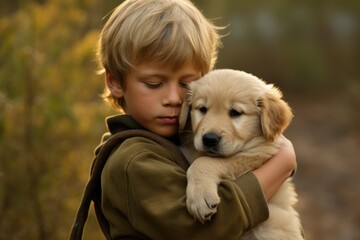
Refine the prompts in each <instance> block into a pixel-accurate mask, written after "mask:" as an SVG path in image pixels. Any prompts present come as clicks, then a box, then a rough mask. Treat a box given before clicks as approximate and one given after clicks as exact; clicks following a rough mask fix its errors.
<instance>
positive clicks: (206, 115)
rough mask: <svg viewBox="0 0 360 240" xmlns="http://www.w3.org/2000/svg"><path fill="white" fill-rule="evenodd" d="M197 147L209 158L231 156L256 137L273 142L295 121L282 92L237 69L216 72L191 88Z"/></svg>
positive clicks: (209, 74)
mask: <svg viewBox="0 0 360 240" xmlns="http://www.w3.org/2000/svg"><path fill="white" fill-rule="evenodd" d="M189 88H190V92H189V99H188V100H189V103H188V104H189V105H185V107H184V108H185V109H186V108H189V106H191V107H190V114H191V125H192V130H193V133H194V145H195V148H196V149H197V150H198V151H202V152H205V153H206V154H210V155H217V156H230V155H233V154H235V153H237V152H240V151H242V150H243V149H244V148H245V146H246V144H247V143H248V142H249V141H250V140H252V139H254V138H259V137H260V138H262V139H264V140H265V141H273V140H274V139H276V138H277V137H278V136H279V135H280V134H281V133H282V132H283V131H284V130H285V128H286V127H287V126H288V124H289V123H290V121H291V118H292V112H291V109H290V107H289V106H288V105H287V104H286V102H284V101H283V100H282V99H281V97H282V95H281V92H280V91H279V90H278V89H277V88H275V87H273V86H272V85H267V84H266V83H265V82H263V81H262V80H260V79H259V78H257V77H255V76H253V75H251V74H248V73H245V72H242V71H236V70H229V69H223V70H215V71H212V72H210V73H208V74H207V75H205V76H204V77H202V78H201V79H199V80H197V81H194V82H192V83H191V84H190V86H189Z"/></svg>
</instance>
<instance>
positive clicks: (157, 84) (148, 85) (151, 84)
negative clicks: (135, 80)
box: [144, 82, 162, 89]
mask: <svg viewBox="0 0 360 240" xmlns="http://www.w3.org/2000/svg"><path fill="white" fill-rule="evenodd" d="M144 84H145V86H146V87H148V88H151V89H156V88H160V87H161V86H162V83H151V82H144Z"/></svg>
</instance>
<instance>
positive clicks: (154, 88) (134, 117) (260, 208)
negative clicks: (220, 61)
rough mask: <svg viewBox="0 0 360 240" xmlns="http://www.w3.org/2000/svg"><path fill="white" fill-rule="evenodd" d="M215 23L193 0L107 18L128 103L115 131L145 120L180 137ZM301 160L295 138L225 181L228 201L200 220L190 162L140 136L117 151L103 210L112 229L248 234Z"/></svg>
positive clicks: (102, 54)
mask: <svg viewBox="0 0 360 240" xmlns="http://www.w3.org/2000/svg"><path fill="white" fill-rule="evenodd" d="M218 30H219V28H217V27H215V26H214V25H213V24H212V23H210V22H209V21H208V20H207V19H205V17H204V16H203V15H202V14H201V13H200V11H199V10H198V9H197V8H196V7H195V6H194V5H193V4H192V3H191V2H190V1H187V0H127V1H125V2H124V3H122V4H121V5H119V7H118V8H116V9H115V11H114V12H113V13H112V15H111V16H110V18H109V20H108V21H107V23H106V25H105V26H104V28H103V30H102V32H101V36H100V41H99V47H98V57H99V62H100V64H101V67H102V68H103V69H104V72H105V79H106V91H105V93H104V95H103V97H104V99H105V100H106V101H107V102H108V103H110V104H111V105H112V106H113V107H114V108H115V109H117V110H119V111H121V112H123V113H125V114H123V115H119V116H114V117H111V118H108V119H107V127H108V129H109V133H107V134H105V135H104V137H103V141H105V140H106V139H108V137H109V136H111V135H113V134H115V133H117V132H120V131H124V130H127V129H146V130H148V131H151V132H153V133H156V134H158V135H159V136H161V137H164V138H167V139H169V140H170V141H172V142H174V143H178V141H177V131H178V117H179V114H180V109H181V104H182V102H183V101H184V98H185V94H186V85H187V84H188V83H190V82H191V81H195V80H197V79H198V78H200V77H201V76H203V75H204V74H205V73H207V72H208V71H210V70H211V69H212V68H213V66H214V63H215V61H216V57H217V49H218V46H219V44H220V40H219V35H218V33H217V31H218ZM295 166H296V161H295V154H294V150H293V147H292V145H291V143H290V142H289V141H288V140H286V139H284V141H283V145H282V147H281V149H280V151H279V153H278V154H277V155H276V156H275V157H274V158H272V159H270V160H269V161H268V162H267V163H266V164H265V165H264V166H262V167H261V168H259V169H257V170H255V171H254V172H252V173H248V174H246V175H244V176H242V177H240V178H239V179H237V180H235V181H224V182H223V183H222V184H221V185H220V186H219V195H220V196H221V205H220V206H219V208H218V212H217V214H216V215H215V216H214V217H213V218H212V220H211V221H209V222H206V223H205V224H201V223H199V222H196V221H195V220H194V219H193V218H192V217H191V216H190V214H189V213H188V212H187V209H186V205H185V199H186V196H185V190H186V172H185V170H184V169H182V168H181V167H180V166H178V165H177V164H175V163H174V162H173V161H172V160H171V159H170V154H169V152H168V149H165V148H164V147H163V146H161V145H159V144H156V143H155V142H153V141H151V140H149V139H146V138H142V137H133V138H129V139H127V140H126V141H124V142H123V143H122V144H121V145H120V146H119V147H117V148H116V149H115V150H114V152H113V153H112V155H111V156H110V157H109V159H108V161H107V163H106V165H105V167H104V169H103V172H102V177H101V187H102V210H103V213H104V215H105V218H106V220H107V221H108V222H109V225H110V233H111V237H112V238H113V239H120V238H125V237H133V238H141V239H239V238H240V237H241V235H242V234H243V233H244V232H245V231H247V230H248V229H250V228H252V227H254V226H255V225H257V224H258V223H260V222H262V221H265V220H266V219H267V218H268V214H269V213H268V208H267V204H266V200H267V199H269V198H271V196H272V195H273V193H274V192H276V190H277V189H278V187H279V186H280V184H281V183H282V182H283V181H284V180H285V179H286V178H287V177H289V176H290V174H291V172H292V171H293V169H294V168H295Z"/></svg>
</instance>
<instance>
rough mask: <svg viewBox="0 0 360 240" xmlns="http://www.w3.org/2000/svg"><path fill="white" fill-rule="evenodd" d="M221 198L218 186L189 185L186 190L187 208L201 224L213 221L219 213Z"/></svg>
mask: <svg viewBox="0 0 360 240" xmlns="http://www.w3.org/2000/svg"><path fill="white" fill-rule="evenodd" d="M219 203H220V197H219V195H218V193H217V185H216V184H213V185H212V186H205V185H201V184H198V185H195V184H188V186H187V188H186V206H187V209H188V211H189V213H190V214H191V215H192V216H194V218H195V219H197V220H198V221H199V222H201V223H204V222H205V221H207V220H211V217H212V216H213V215H214V214H215V213H216V212H217V206H218V205H219Z"/></svg>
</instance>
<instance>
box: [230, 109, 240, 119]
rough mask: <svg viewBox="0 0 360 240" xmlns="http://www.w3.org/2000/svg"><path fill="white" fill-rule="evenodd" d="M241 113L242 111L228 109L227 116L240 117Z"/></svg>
mask: <svg viewBox="0 0 360 240" xmlns="http://www.w3.org/2000/svg"><path fill="white" fill-rule="evenodd" d="M242 114H243V113H242V112H240V111H238V110H235V109H231V110H230V111H229V116H230V117H231V118H236V117H240V116H241V115H242Z"/></svg>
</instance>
